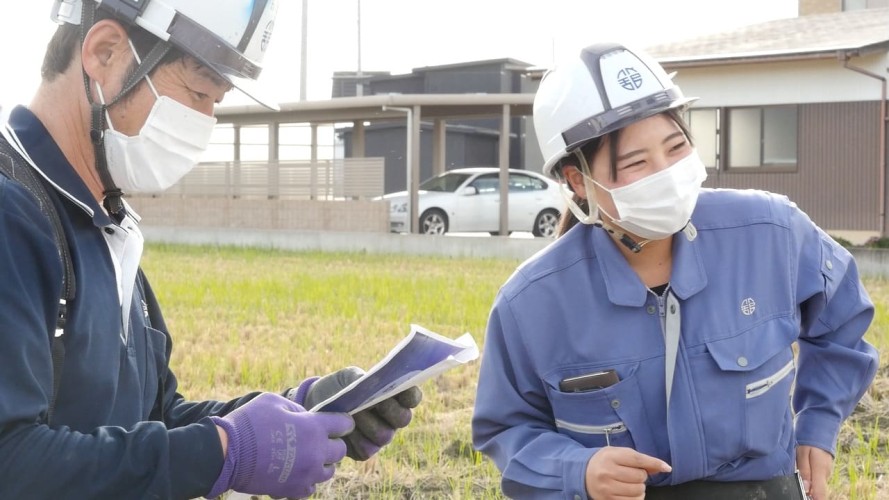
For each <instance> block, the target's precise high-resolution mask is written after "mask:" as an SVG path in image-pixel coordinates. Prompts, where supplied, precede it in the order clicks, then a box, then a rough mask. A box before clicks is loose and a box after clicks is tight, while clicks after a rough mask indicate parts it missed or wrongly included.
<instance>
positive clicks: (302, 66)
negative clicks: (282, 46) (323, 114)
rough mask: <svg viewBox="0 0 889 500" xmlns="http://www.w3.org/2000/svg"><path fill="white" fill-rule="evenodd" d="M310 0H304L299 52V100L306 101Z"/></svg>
mask: <svg viewBox="0 0 889 500" xmlns="http://www.w3.org/2000/svg"><path fill="white" fill-rule="evenodd" d="M308 31H309V0H303V19H302V44H301V45H300V51H299V100H300V101H305V100H306V85H307V83H306V82H307V81H308V78H307V76H306V75H307V73H306V66H307V62H308V58H309V49H308V43H309V34H308Z"/></svg>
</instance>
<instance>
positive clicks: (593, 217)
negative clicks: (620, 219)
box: [557, 148, 601, 226]
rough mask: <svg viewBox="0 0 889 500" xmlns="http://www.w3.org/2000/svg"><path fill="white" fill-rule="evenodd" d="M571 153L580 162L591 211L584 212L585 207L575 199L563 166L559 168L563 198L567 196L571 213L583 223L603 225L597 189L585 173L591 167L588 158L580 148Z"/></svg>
mask: <svg viewBox="0 0 889 500" xmlns="http://www.w3.org/2000/svg"><path fill="white" fill-rule="evenodd" d="M571 154H573V155H574V156H575V157H576V158H577V161H578V162H579V163H580V169H581V171H580V173H581V177H583V189H584V194H586V199H587V207H588V210H589V213H586V212H584V211H583V208H581V207H580V205H578V204H577V202H576V201H574V192H573V191H572V190H571V189H569V188H568V179H567V178H566V177H565V176H564V175H563V174H562V169H561V168H559V169H558V170H557V172H558V175H559V177H560V182H559V192H560V193H561V194H562V198H565V203H566V204H567V205H568V210H570V211H571V213H572V214H574V217H576V218H577V220H578V221H579V222H580V223H581V224H593V225H599V226H601V224H599V223H598V219H599V205H598V204H597V203H596V189H595V186H593V183H592V182H590V180H589V178H588V176H587V174H585V173H584V171H586V172H589V170H590V167H589V165H588V164H587V162H586V158H584V157H583V153H582V152H581V151H580V148H578V149H575V150H574V151H572V152H571Z"/></svg>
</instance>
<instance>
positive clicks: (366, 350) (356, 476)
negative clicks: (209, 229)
mask: <svg viewBox="0 0 889 500" xmlns="http://www.w3.org/2000/svg"><path fill="white" fill-rule="evenodd" d="M517 264H518V262H517V261H514V260H497V259H490V260H481V259H447V258H431V257H409V256H400V255H398V256H394V255H392V256H380V255H371V254H326V253H292V252H281V251H271V250H257V249H234V248H216V247H185V246H160V245H149V246H148V247H147V248H146V252H145V258H144V262H143V267H144V268H145V270H146V273H147V274H148V276H149V278H150V279H151V280H152V284H153V286H154V288H155V291H156V293H157V294H158V296H159V299H160V301H161V304H162V306H163V308H164V312H165V315H166V319H167V322H168V326H169V327H170V329H171V331H172V332H173V339H174V350H173V360H172V366H173V370H174V371H175V372H176V374H177V377H178V379H179V382H180V392H182V393H183V394H185V395H186V396H187V397H189V398H191V399H203V398H213V399H227V398H230V397H236V396H238V395H240V394H242V393H244V392H247V391H251V390H256V389H264V390H271V391H280V390H283V389H284V388H286V387H290V386H292V385H295V384H297V383H298V382H299V381H301V380H302V379H303V378H305V377H306V376H310V375H322V374H325V373H328V372H331V371H334V370H337V369H339V368H342V367H343V366H347V365H357V366H360V367H362V368H369V367H370V366H372V365H373V364H374V363H376V361H377V360H379V359H380V358H381V357H383V356H384V355H385V354H386V353H387V352H388V351H389V349H390V348H391V347H392V346H393V345H394V344H395V343H396V342H398V340H400V339H401V338H402V337H403V336H404V335H405V334H407V333H408V331H409V329H410V323H412V322H413V323H417V324H420V325H422V326H424V327H426V328H429V329H430V330H433V331H435V332H438V333H441V334H442V335H445V336H447V337H451V338H456V337H458V336H459V335H461V334H463V333H464V332H469V333H471V334H472V335H473V337H474V338H475V340H476V342H478V343H479V346H481V345H482V343H483V340H484V329H485V322H486V320H487V316H488V312H489V310H490V307H491V304H492V301H493V299H494V295H495V294H496V292H497V289H498V287H499V286H500V285H501V284H502V283H503V282H504V281H505V280H506V279H507V278H508V277H509V275H510V274H511V273H512V271H513V270H514V269H515V267H516V265H517ZM866 285H867V287H868V290H869V291H870V293H871V296H872V298H873V299H874V301H875V302H876V303H877V304H878V311H877V317H876V319H875V322H874V326H873V327H872V328H871V330H870V332H869V333H868V337H869V340H870V341H871V342H872V343H874V344H875V345H876V346H877V347H878V348H879V349H880V350H881V351H885V350H886V348H887V347H889V311H887V303H889V285H887V283H886V282H882V281H867V282H866ZM882 367H883V368H882V378H881V379H880V380H879V381H878V383H876V384H874V387H873V388H872V389H871V391H869V394H868V396H867V399H868V401H867V403H868V406H867V407H865V408H863V409H862V408H860V410H861V411H858V412H856V415H855V416H854V417H853V418H852V419H850V420H849V421H848V422H847V423H846V424H845V426H844V428H843V431H842V433H841V438H840V445H841V452H840V454H839V456H838V460H837V464H836V467H835V473H834V477H833V479H832V486H833V488H832V489H833V495H834V498H837V499H839V498H857V499H872V498H880V497H882V495H881V494H880V493H878V486H879V485H878V483H879V482H878V478H879V477H881V476H882V475H883V474H885V473H886V472H887V471H886V468H885V467H886V466H885V464H886V463H889V444H887V440H886V435H887V431H886V422H887V420H889V415H886V411H887V410H886V408H887V405H889V384H887V383H886V377H887V375H889V373H887V372H889V370H887V369H886V362H885V361H884V362H883V363H882ZM478 368H479V364H478V363H477V362H476V363H471V364H469V365H466V366H462V367H459V368H456V369H454V370H451V371H448V372H447V373H445V374H444V375H442V376H441V377H439V378H437V379H435V380H434V381H429V382H427V383H425V384H424V385H423V393H424V400H423V404H421V405H420V407H419V408H418V409H417V411H416V414H415V420H414V422H413V423H412V424H411V425H410V426H409V427H408V428H407V429H405V430H403V431H401V432H399V433H398V434H397V435H396V439H395V441H394V442H393V443H392V444H391V445H390V446H388V447H386V448H385V449H384V450H383V451H382V452H381V453H380V454H379V455H378V457H377V458H375V459H372V460H370V461H368V462H365V463H355V462H352V461H349V460H347V461H345V462H344V463H343V464H342V465H341V466H340V468H339V470H338V472H337V475H336V477H335V478H334V479H333V480H332V481H330V482H329V483H325V484H323V485H320V486H319V489H318V493H317V494H316V495H315V497H316V498H356V499H360V498H373V499H407V498H458V499H459V498H463V499H470V498H471V499H476V498H501V497H500V495H499V473H498V471H497V470H496V468H494V467H493V465H492V464H491V462H490V461H489V460H487V459H485V458H483V457H482V456H481V455H480V454H479V453H477V452H475V451H473V450H472V447H471V444H470V428H469V422H470V417H471V413H472V405H473V401H474V397H475V381H476V379H477V375H478ZM861 406H862V407H864V406H865V405H861ZM883 481H885V479H884V480H883ZM883 488H884V489H883V490H882V494H885V495H887V498H889V490H886V489H885V488H886V487H885V486H883Z"/></svg>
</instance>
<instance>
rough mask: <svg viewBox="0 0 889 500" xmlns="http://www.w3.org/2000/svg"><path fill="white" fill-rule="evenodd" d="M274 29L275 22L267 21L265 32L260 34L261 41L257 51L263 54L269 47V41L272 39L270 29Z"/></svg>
mask: <svg viewBox="0 0 889 500" xmlns="http://www.w3.org/2000/svg"><path fill="white" fill-rule="evenodd" d="M274 27H275V21H269V23H268V24H266V25H265V31H263V32H262V41H261V42H260V45H259V49H260V50H261V51H263V52H265V49H266V47H268V46H269V41H270V40H271V39H272V29H273V28H274Z"/></svg>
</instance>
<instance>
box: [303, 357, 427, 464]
mask: <svg viewBox="0 0 889 500" xmlns="http://www.w3.org/2000/svg"><path fill="white" fill-rule="evenodd" d="M362 375H364V370H362V369H361V368H358V367H355V366H350V367H348V368H343V369H342V370H339V371H337V372H334V373H331V374H329V375H325V376H323V377H321V378H319V379H317V380H314V379H308V380H306V381H305V382H303V383H302V384H300V387H299V388H298V389H297V390H296V391H293V395H294V396H293V397H294V399H296V400H297V401H300V400H302V401H303V403H302V404H303V406H305V407H306V408H312V407H314V406H315V405H317V404H318V403H320V402H322V401H324V400H326V399H327V398H329V397H330V396H333V395H334V394H336V393H337V392H339V391H340V389H342V388H343V387H346V386H347V385H349V384H351V383H352V382H354V381H355V380H357V379H359V378H361V376H362ZM422 399H423V393H422V392H421V391H420V388H419V387H416V386H415V387H411V388H408V389H405V390H404V391H402V392H400V393H398V394H396V395H395V396H392V397H391V398H388V399H384V400H383V401H380V402H379V403H377V404H375V405H373V406H371V407H370V408H367V409H364V410H361V411H360V412H358V413H356V414H355V415H352V418H354V419H355V430H354V431H353V432H351V433H349V434H347V435H346V436H344V437H343V440H344V441H345V442H346V449H347V451H346V455H347V456H348V457H349V458H351V459H352V460H359V461H360V460H367V459H368V458H370V457H372V456H373V455H374V454H376V453H377V452H378V451H380V448H382V447H383V446H386V445H387V444H389V443H391V442H392V438H394V437H395V430H396V429H401V428H402V427H407V424H409V423H410V421H411V418H412V416H413V413H412V412H411V409H412V408H416V407H417V405H419V404H420V401H421V400H422Z"/></svg>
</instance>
